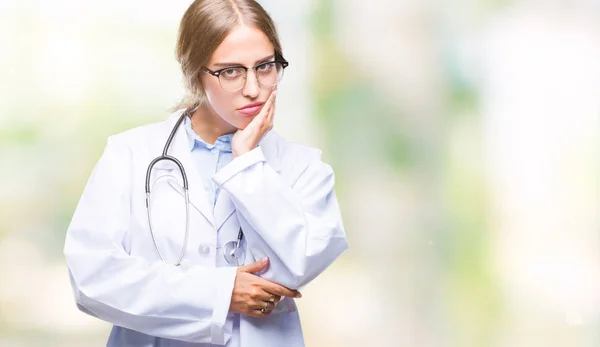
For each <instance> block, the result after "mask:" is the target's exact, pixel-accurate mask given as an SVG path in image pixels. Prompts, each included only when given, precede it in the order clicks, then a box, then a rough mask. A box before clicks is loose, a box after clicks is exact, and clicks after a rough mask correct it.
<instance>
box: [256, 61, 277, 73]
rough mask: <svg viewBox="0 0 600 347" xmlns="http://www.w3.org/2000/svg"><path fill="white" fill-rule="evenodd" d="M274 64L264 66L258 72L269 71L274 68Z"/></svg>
mask: <svg viewBox="0 0 600 347" xmlns="http://www.w3.org/2000/svg"><path fill="white" fill-rule="evenodd" d="M273 64H274V63H268V64H263V65H261V66H259V67H258V69H257V70H258V71H261V72H265V71H269V70H271V69H272V68H273Z"/></svg>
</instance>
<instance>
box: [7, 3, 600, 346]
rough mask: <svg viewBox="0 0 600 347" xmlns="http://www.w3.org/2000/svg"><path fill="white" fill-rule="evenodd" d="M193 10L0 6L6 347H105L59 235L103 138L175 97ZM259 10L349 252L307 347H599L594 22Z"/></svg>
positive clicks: (455, 6) (480, 13) (407, 7)
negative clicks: (271, 24)
mask: <svg viewBox="0 0 600 347" xmlns="http://www.w3.org/2000/svg"><path fill="white" fill-rule="evenodd" d="M190 2H191V1H189V0H188V1H157V0H152V1H150V0H146V1H141V0H118V1H117V0H106V1H103V2H88V1H66V0H62V1H34V0H18V1H17V0H0V43H1V44H0V92H1V93H2V96H3V97H0V181H1V182H2V184H0V211H2V212H0V216H1V217H0V283H1V285H0V345H1V346H15V347H21V346H23V347H25V346H27V347H29V346H103V345H105V343H106V338H107V336H108V330H109V328H110V327H109V325H108V324H107V323H104V322H101V321H98V320H96V319H94V318H91V317H88V316H86V315H84V314H83V313H80V312H79V311H78V310H77V309H76V307H75V304H74V300H73V298H72V293H71V289H70V286H69V281H68V274H67V270H66V267H65V263H64V259H63V257H62V246H63V245H62V243H63V241H64V234H65V231H66V228H67V226H68V223H69V221H70V218H71V215H72V213H73V211H74V208H75V205H76V203H77V201H78V199H79V195H80V194H81V192H82V190H83V187H84V185H85V182H86V181H87V178H88V176H89V174H90V172H91V169H92V167H93V165H94V164H95V162H96V161H97V160H98V158H99V155H100V153H101V150H102V148H103V147H104V145H105V141H106V138H107V136H109V135H111V134H114V133H117V132H120V131H123V130H125V129H128V128H131V127H134V126H138V125H142V124H145V123H149V122H154V121H158V120H161V119H164V118H165V117H167V116H168V114H169V111H168V110H169V109H170V108H172V107H173V106H175V105H176V104H177V102H178V101H179V98H180V97H181V96H182V95H183V90H182V84H181V76H180V72H179V67H178V65H177V62H176V61H175V58H174V47H175V41H176V33H177V27H178V24H179V20H180V18H181V16H182V15H183V13H184V11H185V9H186V8H187V6H188V5H189V4H190ZM260 2H261V3H262V4H263V6H264V7H265V8H266V9H267V11H269V13H270V14H271V15H272V16H273V18H274V19H275V21H276V22H277V25H278V28H279V31H280V36H281V39H282V42H283V48H284V54H285V57H286V59H288V60H289V61H290V67H289V68H288V69H286V76H285V79H284V82H283V85H282V86H281V88H280V90H281V92H280V96H279V98H278V100H279V101H278V107H277V115H276V126H275V128H276V130H277V131H278V132H279V133H280V134H282V135H283V136H284V137H286V138H288V139H289V140H292V141H298V142H303V143H306V144H309V145H314V146H318V147H320V148H322V149H323V152H324V158H325V160H326V161H328V162H329V163H331V164H332V166H333V167H334V169H335V171H336V182H337V192H338V195H339V197H340V204H341V207H342V211H343V214H344V219H345V224H346V229H347V234H348V237H349V240H350V246H351V249H350V251H349V252H347V253H346V254H344V255H343V256H342V258H340V259H339V261H338V262H336V263H335V264H334V265H333V266H332V267H331V268H330V269H329V270H328V271H326V272H325V273H324V274H323V275H322V276H321V277H319V278H318V279H316V280H315V281H314V282H313V283H311V284H310V285H309V286H308V287H307V288H306V289H305V290H304V292H303V294H304V297H303V298H302V299H301V300H300V302H299V305H300V310H301V311H300V313H301V317H302V322H303V328H304V330H305V335H306V342H307V346H331V347H337V346H344V347H352V346H365V345H373V346H410V347H438V346H439V347H446V346H448V347H454V346H456V347H470V346H473V347H482V346H485V347H521V346H522V347H532V346H536V347H537V346H540V347H541V346H543V347H565V346H568V347H595V346H598V345H600V329H598V328H599V327H600V218H599V211H600V209H599V207H600V198H599V196H600V194H599V193H600V160H599V158H600V63H599V62H600V1H598V0H587V1H585V0H578V1H567V0H552V1H533V0H530V1H525V0H520V1H519V0H512V1H511V0H486V1H484V0H480V1H472V0H471V1H467V0H462V1H458V0H457V1H433V2H424V1H417V0H404V1H397V0H396V1H392V0H372V1H361V0H344V1H340V0H319V1H316V0H314V1H290V0H279V1H275V0H269V1H266V0H265V1H260Z"/></svg>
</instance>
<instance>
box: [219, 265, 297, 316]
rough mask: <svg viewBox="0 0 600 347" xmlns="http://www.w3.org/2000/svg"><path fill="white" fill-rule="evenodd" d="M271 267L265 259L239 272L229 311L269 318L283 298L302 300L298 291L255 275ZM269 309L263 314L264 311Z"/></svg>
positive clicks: (239, 269) (240, 269)
mask: <svg viewBox="0 0 600 347" xmlns="http://www.w3.org/2000/svg"><path fill="white" fill-rule="evenodd" d="M268 266H269V259H268V258H265V259H263V260H259V261H257V262H255V263H252V264H250V265H246V266H240V267H239V268H238V270H237V274H236V277H235V283H234V285H233V293H232V295H231V304H230V306H229V311H231V312H235V313H241V314H243V315H246V316H252V317H267V316H268V315H269V314H271V312H273V308H275V305H277V303H278V302H279V301H281V297H282V296H289V297H293V298H301V297H302V294H300V292H298V291H297V290H291V289H288V288H286V287H284V286H281V285H279V284H277V283H274V282H271V281H268V280H265V279H263V278H260V277H259V276H256V275H254V274H253V273H256V272H261V271H263V270H265V269H266V268H267V267H268ZM265 307H267V309H266V310H265V311H264V312H263V311H262V310H263V309H264V308H265Z"/></svg>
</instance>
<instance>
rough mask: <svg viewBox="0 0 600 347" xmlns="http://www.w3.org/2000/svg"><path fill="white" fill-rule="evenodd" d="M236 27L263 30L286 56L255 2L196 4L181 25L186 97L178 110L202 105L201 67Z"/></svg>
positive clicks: (180, 49)
mask: <svg viewBox="0 0 600 347" xmlns="http://www.w3.org/2000/svg"><path fill="white" fill-rule="evenodd" d="M237 25H246V26H251V27H255V28H257V29H259V30H261V31H262V32H263V33H264V34H265V35H266V36H267V38H268V39H269V41H271V44H273V47H274V48H275V52H274V53H275V55H278V56H283V53H282V50H281V43H280V42H279V36H278V34H277V30H276V28H275V24H274V23H273V20H272V19H271V17H270V16H269V14H268V13H267V12H266V11H265V10H264V8H263V7H262V6H261V5H260V4H259V3H258V2H256V1H254V0H195V1H194V2H193V3H192V4H191V5H190V7H189V8H188V9H187V11H185V14H184V15H183V18H182V19H181V23H180V25H179V35H178V39H177V47H176V57H177V61H178V62H179V64H180V65H181V70H182V72H183V79H184V84H185V87H186V89H187V95H186V96H185V97H184V99H183V100H182V101H181V102H180V103H179V105H178V106H177V107H176V108H175V109H181V108H191V107H197V106H200V105H203V104H204V103H205V102H206V96H205V93H204V89H203V88H202V83H201V79H200V76H201V73H202V67H203V66H205V65H206V64H207V63H208V61H209V60H210V57H211V56H212V54H213V52H214V51H215V50H216V49H217V47H218V46H219V45H220V44H221V42H223V40H224V39H225V37H226V36H227V34H229V32H230V31H231V30H232V29H233V28H234V27H235V26H237Z"/></svg>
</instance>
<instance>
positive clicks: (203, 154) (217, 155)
mask: <svg viewBox="0 0 600 347" xmlns="http://www.w3.org/2000/svg"><path fill="white" fill-rule="evenodd" d="M183 126H184V127H185V132H186V133H187V137H188V143H189V147H190V151H191V152H192V158H193V160H194V162H195V164H196V167H197V169H198V172H199V173H200V177H201V178H202V183H203V184H204V190H205V191H206V195H207V196H208V198H209V202H210V204H211V206H213V207H214V206H215V204H216V202H217V197H218V196H219V191H220V189H219V187H218V186H217V185H216V183H214V182H213V180H212V179H211V177H212V176H213V175H214V174H215V173H216V172H218V171H219V170H221V169H222V168H223V167H225V165H227V164H229V163H230V162H231V159H232V157H231V138H232V137H233V134H227V135H222V136H220V137H219V138H217V140H216V141H215V143H214V144H210V143H207V142H206V141H204V140H203V139H202V138H201V137H200V136H198V134H196V132H195V131H194V129H192V122H191V120H190V118H189V117H185V120H184V121H183Z"/></svg>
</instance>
